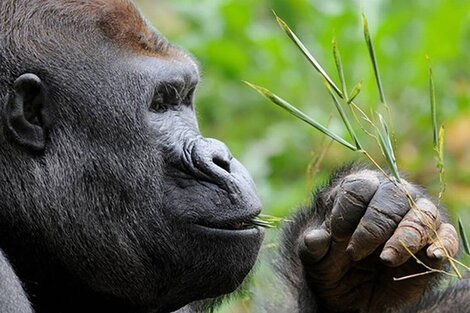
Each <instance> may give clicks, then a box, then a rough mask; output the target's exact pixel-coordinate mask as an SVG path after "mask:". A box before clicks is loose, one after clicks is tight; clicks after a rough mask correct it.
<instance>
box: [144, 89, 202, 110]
mask: <svg viewBox="0 0 470 313" xmlns="http://www.w3.org/2000/svg"><path fill="white" fill-rule="evenodd" d="M195 89H196V87H193V86H192V87H190V88H187V86H185V84H178V83H173V84H162V85H161V86H159V87H158V88H157V90H156V91H155V94H154V96H153V99H152V102H151V104H150V108H149V110H150V111H153V112H157V113H162V112H165V111H168V110H177V109H179V108H180V107H181V106H182V105H191V104H192V101H193V94H194V91H195Z"/></svg>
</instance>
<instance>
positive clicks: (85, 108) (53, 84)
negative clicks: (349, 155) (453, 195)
mask: <svg viewBox="0 0 470 313" xmlns="http://www.w3.org/2000/svg"><path fill="white" fill-rule="evenodd" d="M10 2H11V1H6V2H5V3H4V4H1V5H0V9H1V10H2V11H1V12H2V14H3V13H4V12H9V13H10V14H12V15H13V17H12V19H11V20H15V14H16V15H22V14H26V11H27V10H33V9H34V10H36V11H35V12H36V13H37V16H41V14H42V15H44V16H46V15H47V16H48V17H49V19H48V22H47V23H44V22H42V20H41V21H39V20H29V19H23V20H22V21H24V23H25V25H19V26H18V25H15V30H14V31H13V30H10V33H11V36H15V32H18V34H21V38H23V39H24V40H23V41H21V42H20V43H18V42H19V41H18V42H14V43H13V44H14V45H12V41H8V40H5V39H4V38H3V37H1V38H3V39H1V40H2V42H0V46H3V47H5V48H2V49H1V50H0V53H1V59H2V61H5V62H1V64H2V65H1V67H2V68H1V72H4V73H8V74H9V76H8V77H3V78H2V80H3V81H2V82H1V85H0V86H1V89H0V91H1V94H2V96H3V98H4V99H5V101H4V102H5V103H4V109H3V110H2V120H3V122H2V127H3V129H4V136H2V137H1V141H2V142H1V146H2V148H1V149H2V153H1V155H2V156H1V160H0V162H1V163H2V164H3V165H2V170H1V171H2V172H1V174H0V179H1V180H2V182H5V185H4V188H3V190H2V191H1V192H2V194H1V199H2V204H1V208H0V209H1V210H0V211H1V213H0V226H1V227H0V229H1V231H0V248H2V249H3V250H4V251H5V252H6V253H7V255H8V256H9V257H10V258H12V260H14V261H15V262H16V263H15V266H16V267H17V268H18V273H19V276H20V278H22V279H24V280H25V281H35V282H40V283H39V284H38V285H41V286H52V285H56V286H58V287H50V288H49V289H51V288H52V289H54V288H55V289H54V292H55V293H59V294H60V292H61V289H62V288H63V287H62V286H64V282H65V281H66V282H67V283H66V284H65V285H67V286H69V287H70V288H75V286H80V288H82V289H86V290H89V291H90V292H92V293H96V294H102V295H104V296H106V297H110V298H113V297H115V298H117V299H120V301H122V302H124V303H130V304H132V305H134V306H135V307H137V308H144V309H157V310H158V309H175V308H178V307H180V306H182V305H184V304H186V303H188V302H190V301H193V300H197V299H202V298H207V297H215V296H218V295H221V294H224V293H228V292H231V291H233V290H234V289H236V288H237V287H238V286H239V285H240V283H241V282H242V281H243V279H244V277H245V276H246V275H247V274H248V272H249V271H250V270H251V268H252V267H253V265H254V262H255V260H256V256H257V253H258V250H259V248H260V245H261V241H262V238H263V233H262V231H261V230H260V229H258V228H256V227H246V226H244V225H245V223H244V222H247V221H250V220H251V219H252V218H254V217H255V216H256V215H257V214H259V212H260V208H261V204H260V201H259V199H258V197H257V195H256V191H255V187H254V184H253V182H252V180H251V178H250V177H249V175H248V173H247V172H246V170H245V169H244V167H243V166H242V165H241V164H240V163H239V162H238V161H237V160H236V159H235V158H233V157H232V156H231V154H230V152H229V150H228V149H227V147H226V146H225V145H224V144H223V143H221V142H219V141H217V140H214V139H207V138H204V137H202V136H201V134H200V132H199V130H198V126H197V121H196V117H195V109H194V101H193V98H194V92H195V89H196V86H197V84H198V80H199V71H198V68H197V66H196V64H195V62H194V61H193V60H192V59H191V58H190V57H189V56H187V55H186V54H185V53H184V52H182V51H180V50H178V49H176V48H174V47H172V46H170V45H169V44H168V43H167V42H165V41H164V40H163V39H162V38H160V37H159V36H157V35H156V34H155V32H154V31H153V30H152V29H151V28H149V27H148V26H147V25H146V24H145V23H144V21H143V20H142V18H141V17H140V15H139V14H138V12H137V11H136V10H135V8H134V7H133V6H132V5H130V4H129V3H128V2H127V1H120V0H116V1H90V2H88V1H82V2H67V1H63V2H59V1H42V2H41V1H37V2H36V1H29V2H28V1H24V2H23V1H19V2H18V3H17V5H16V6H15V7H13V5H12V4H10ZM38 3H40V4H38ZM8 6H10V7H8ZM31 6H33V8H31ZM13 8H14V9H13ZM26 8H28V9H26ZM7 9H8V10H9V11H6V10H7ZM15 10H16V11H15ZM51 12H55V13H57V12H59V14H55V15H51V14H50V13H51ZM16 18H18V16H16ZM29 18H30V19H33V18H34V17H29ZM17 20H21V19H17ZM77 20H80V23H78V24H74V23H76V21H77ZM72 21H75V22H72ZM32 24H33V25H35V27H36V28H40V29H41V30H43V31H44V33H53V34H54V35H55V38H54V40H53V41H54V42H56V43H57V44H58V46H51V39H50V38H47V37H44V35H43V36H39V35H38V33H34V31H31V29H36V28H34V27H26V26H31V25H32ZM70 25H78V26H77V27H76V28H72V27H70ZM0 27H1V28H0V30H1V32H2V33H6V32H7V31H8V30H9V27H11V25H9V24H8V23H4V24H2V25H1V26H0ZM59 30H60V31H59ZM18 34H17V35H18ZM31 37H34V39H35V40H34V41H31V40H30V39H31ZM72 38H73V39H72ZM33 43H34V44H33ZM15 45H17V46H15ZM40 51H41V53H44V54H41V53H40ZM32 52H34V53H32ZM7 56H8V57H7ZM31 56H34V57H31ZM24 73H32V74H26V75H21V74H24ZM15 80H16V81H15ZM13 81H15V83H14V84H12V82H13ZM18 112H19V113H18ZM31 260H34V262H32V261H31ZM31 289H32V290H36V292H37V294H38V295H39V296H38V297H40V296H41V293H42V292H44V291H41V290H37V288H36V287H34V286H31ZM46 289H47V288H46ZM63 292H64V293H69V292H67V291H63Z"/></svg>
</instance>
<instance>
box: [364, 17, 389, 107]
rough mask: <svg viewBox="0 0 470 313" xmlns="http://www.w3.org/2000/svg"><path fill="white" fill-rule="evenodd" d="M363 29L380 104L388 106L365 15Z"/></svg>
mask: <svg viewBox="0 0 470 313" xmlns="http://www.w3.org/2000/svg"><path fill="white" fill-rule="evenodd" d="M362 27H363V31H364V38H365V40H366V44H367V49H368V50H369V55H370V59H371V61H372V66H373V68H374V75H375V82H376V83H377V88H378V89H379V94H380V102H382V103H383V104H386V103H387V102H386V101H385V93H384V90H383V86H382V80H381V79H380V71H379V65H378V63H377V58H376V56H375V50H374V45H373V43H372V38H371V37H370V33H369V25H368V23H367V19H366V17H365V15H362Z"/></svg>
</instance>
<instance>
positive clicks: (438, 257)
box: [432, 249, 444, 261]
mask: <svg viewBox="0 0 470 313" xmlns="http://www.w3.org/2000/svg"><path fill="white" fill-rule="evenodd" d="M432 256H433V257H434V258H435V259H436V260H439V261H440V260H443V259H444V253H442V250H441V249H437V250H436V251H434V252H433V253H432Z"/></svg>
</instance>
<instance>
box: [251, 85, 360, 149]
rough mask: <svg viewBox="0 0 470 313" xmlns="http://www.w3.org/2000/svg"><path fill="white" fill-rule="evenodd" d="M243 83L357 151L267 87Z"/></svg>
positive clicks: (353, 147)
mask: <svg viewBox="0 0 470 313" xmlns="http://www.w3.org/2000/svg"><path fill="white" fill-rule="evenodd" d="M245 83H246V84H247V85H248V86H250V87H251V88H253V89H254V90H256V91H257V92H259V93H260V94H261V95H262V96H264V97H265V98H267V99H268V100H270V101H271V102H273V103H274V104H276V105H278V106H280V107H281V108H283V109H284V110H286V111H288V112H289V113H291V114H292V115H294V116H295V117H297V118H298V119H301V120H302V121H304V122H306V123H307V124H309V125H311V126H313V127H314V128H316V129H317V130H319V131H320V132H322V133H323V134H325V135H327V136H328V137H330V138H331V139H333V140H335V141H336V142H338V143H340V144H342V145H343V146H345V147H346V148H348V149H350V150H352V151H357V148H356V147H355V146H354V145H352V144H351V143H349V142H348V141H346V140H344V139H343V138H341V137H340V136H338V135H336V134H335V133H333V132H332V131H331V130H329V129H328V128H326V127H325V126H323V125H321V124H320V123H318V122H317V121H315V120H313V119H311V118H310V117H308V116H307V115H306V114H305V113H303V112H302V111H300V110H299V109H297V108H296V107H294V106H293V105H292V104H290V103H289V102H287V101H286V100H284V99H282V98H280V97H279V96H277V95H275V94H274V93H272V92H271V91H269V90H268V89H266V88H263V87H260V86H256V85H254V84H251V83H249V82H246V81H245Z"/></svg>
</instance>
